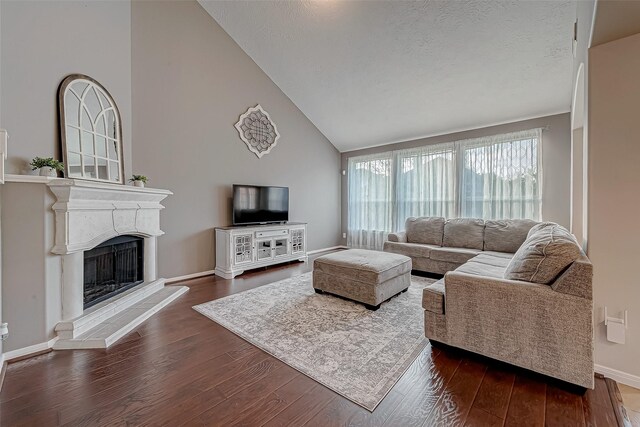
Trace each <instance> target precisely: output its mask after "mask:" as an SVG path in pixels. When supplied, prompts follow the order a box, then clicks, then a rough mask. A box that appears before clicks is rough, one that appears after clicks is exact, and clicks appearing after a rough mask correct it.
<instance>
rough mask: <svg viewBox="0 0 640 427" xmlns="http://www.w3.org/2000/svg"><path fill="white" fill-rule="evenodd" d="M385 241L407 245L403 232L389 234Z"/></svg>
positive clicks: (405, 235) (405, 234)
mask: <svg viewBox="0 0 640 427" xmlns="http://www.w3.org/2000/svg"><path fill="white" fill-rule="evenodd" d="M387 240H389V241H390V242H398V243H407V233H406V232H404V231H401V232H399V233H389V236H388V237H387Z"/></svg>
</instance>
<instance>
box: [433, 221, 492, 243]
mask: <svg viewBox="0 0 640 427" xmlns="http://www.w3.org/2000/svg"><path fill="white" fill-rule="evenodd" d="M442 246H446V247H450V248H468V249H479V250H482V247H483V246H484V220H482V219H475V218H453V219H448V220H447V222H445V224H444V237H443V239H442Z"/></svg>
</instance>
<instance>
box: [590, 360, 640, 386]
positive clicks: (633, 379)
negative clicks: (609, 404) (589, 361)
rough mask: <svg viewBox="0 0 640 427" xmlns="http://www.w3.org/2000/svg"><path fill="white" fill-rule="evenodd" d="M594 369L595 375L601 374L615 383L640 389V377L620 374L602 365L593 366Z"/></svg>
mask: <svg viewBox="0 0 640 427" xmlns="http://www.w3.org/2000/svg"><path fill="white" fill-rule="evenodd" d="M594 369H595V371H596V372H597V373H599V374H602V375H604V376H605V377H607V378H611V379H612V380H615V381H616V382H619V383H621V384H624V385H628V386H629V387H634V388H639V389H640V377H639V376H637V375H632V374H629V373H627V372H622V371H619V370H617V369H613V368H609V367H607V366H602V365H594Z"/></svg>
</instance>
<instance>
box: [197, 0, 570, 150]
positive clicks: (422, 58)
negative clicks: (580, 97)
mask: <svg viewBox="0 0 640 427" xmlns="http://www.w3.org/2000/svg"><path fill="white" fill-rule="evenodd" d="M200 3H201V5H202V6H203V7H204V8H205V9H206V10H207V12H209V14H210V15H211V16H212V17H213V18H214V19H215V20H216V21H217V22H218V23H219V24H220V25H221V26H222V27H223V28H224V30H225V31H226V32H227V33H229V35H230V36H231V37H232V38H233V39H234V40H235V41H236V42H237V43H238V45H239V46H240V47H241V48H242V49H243V50H244V51H245V52H247V54H248V55H249V56H250V57H251V58H252V59H253V60H254V61H255V62H256V63H257V64H258V66H260V67H261V68H262V69H263V70H264V72H265V73H266V74H267V75H268V76H269V77H270V78H271V79H272V80H273V81H274V82H275V83H276V84H277V85H278V86H279V87H280V89H282V91H283V92H284V93H285V94H286V95H287V96H288V97H289V98H290V99H291V100H292V101H293V102H294V103H295V104H296V105H297V106H298V108H299V109H300V110H301V111H302V112H303V113H304V114H305V115H306V116H307V117H308V118H309V119H310V120H311V121H312V122H313V123H314V124H315V125H316V126H317V127H318V129H320V131H321V132H322V133H324V135H325V136H326V137H327V138H328V139H329V140H330V141H331V142H332V143H333V144H334V145H335V146H336V147H337V148H338V149H339V150H340V151H349V150H354V149H358V148H364V147H371V146H375V145H381V144H387V143H391V142H397V141H405V140H409V139H415V138H420V137H424V136H431V135H437V134H443V133H449V132H454V131H460V130H465V129H473V128H479V127H483V126H489V125H494V124H499V123H506V122H511V121H516V120H520V119H526V118H531V117H539V116H543V115H549V114H556V113H561V112H566V111H569V107H570V97H571V80H572V75H571V73H572V61H573V55H572V35H573V23H574V21H575V19H576V3H575V1H564V0H556V1H479V0H458V1H410V2H405V1H379V2H368V1H362V2H355V1H338V0H324V1H211V0H200ZM258 101H259V100H257V102H258ZM265 107H266V108H268V106H265Z"/></svg>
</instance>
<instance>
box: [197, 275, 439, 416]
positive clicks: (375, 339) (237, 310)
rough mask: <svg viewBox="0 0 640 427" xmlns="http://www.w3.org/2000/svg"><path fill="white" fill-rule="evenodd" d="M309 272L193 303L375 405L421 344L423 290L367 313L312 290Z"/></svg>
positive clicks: (420, 281) (414, 281)
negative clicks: (218, 297) (202, 302)
mask: <svg viewBox="0 0 640 427" xmlns="http://www.w3.org/2000/svg"><path fill="white" fill-rule="evenodd" d="M311 280H312V276H311V273H306V274H303V275H301V276H296V277H292V278H290V279H286V280H282V281H280V282H275V283H271V284H269V285H265V286H260V287H258V288H255V289H252V290H249V291H245V292H241V293H239V294H235V295H230V296H228V297H225V298H221V299H217V300H214V301H211V302H208V303H204V304H200V305H197V306H195V307H193V308H194V309H195V310H196V311H198V312H200V313H202V314H204V315H205V316H207V317H209V318H210V319H211V320H213V321H215V322H217V323H219V324H221V325H222V326H224V327H225V328H227V329H229V330H230V331H232V332H234V333H235V334H237V335H239V336H240V337H242V338H244V339H245V340H247V341H249V342H250V343H252V344H254V345H255V346H257V347H260V348H261V349H262V350H264V351H266V352H267V353H269V354H271V355H273V356H274V357H276V358H278V359H280V360H281V361H283V362H284V363H286V364H288V365H289V366H291V367H293V368H295V369H297V370H298V371H300V372H302V373H303V374H305V375H307V376H309V377H310V378H313V379H314V380H316V381H318V382H319V383H321V384H323V385H325V386H326V387H329V388H330V389H332V390H333V391H335V392H336V393H339V394H340V395H342V396H344V397H346V398H347V399H349V400H351V401H353V402H355V403H357V404H358V405H360V406H362V407H364V408H366V409H368V410H369V411H373V410H374V409H375V408H376V406H378V404H379V403H380V401H381V400H382V399H383V398H384V397H385V396H386V395H387V393H388V392H389V390H391V388H392V387H393V385H394V384H395V383H396V382H397V381H398V379H399V378H400V377H401V376H402V374H403V373H404V372H405V371H406V369H407V368H408V367H409V365H410V364H411V363H412V362H413V361H414V360H415V358H416V357H417V356H418V354H419V353H420V352H421V351H422V350H423V349H424V347H425V346H426V344H427V340H426V338H425V337H424V323H423V311H422V306H421V303H422V288H424V287H425V286H427V285H428V284H430V283H433V282H434V280H433V279H428V278H424V277H418V276H412V277H411V287H410V288H409V290H408V292H405V293H403V294H400V295H399V296H397V297H394V298H392V299H391V301H389V302H386V303H384V304H382V306H381V307H380V309H378V310H377V311H370V310H367V309H366V308H364V307H363V306H362V305H360V304H356V303H353V302H350V301H347V300H344V299H341V298H337V297H333V296H330V295H326V294H323V295H320V294H316V293H315V292H314V290H313V287H312V282H311Z"/></svg>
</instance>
